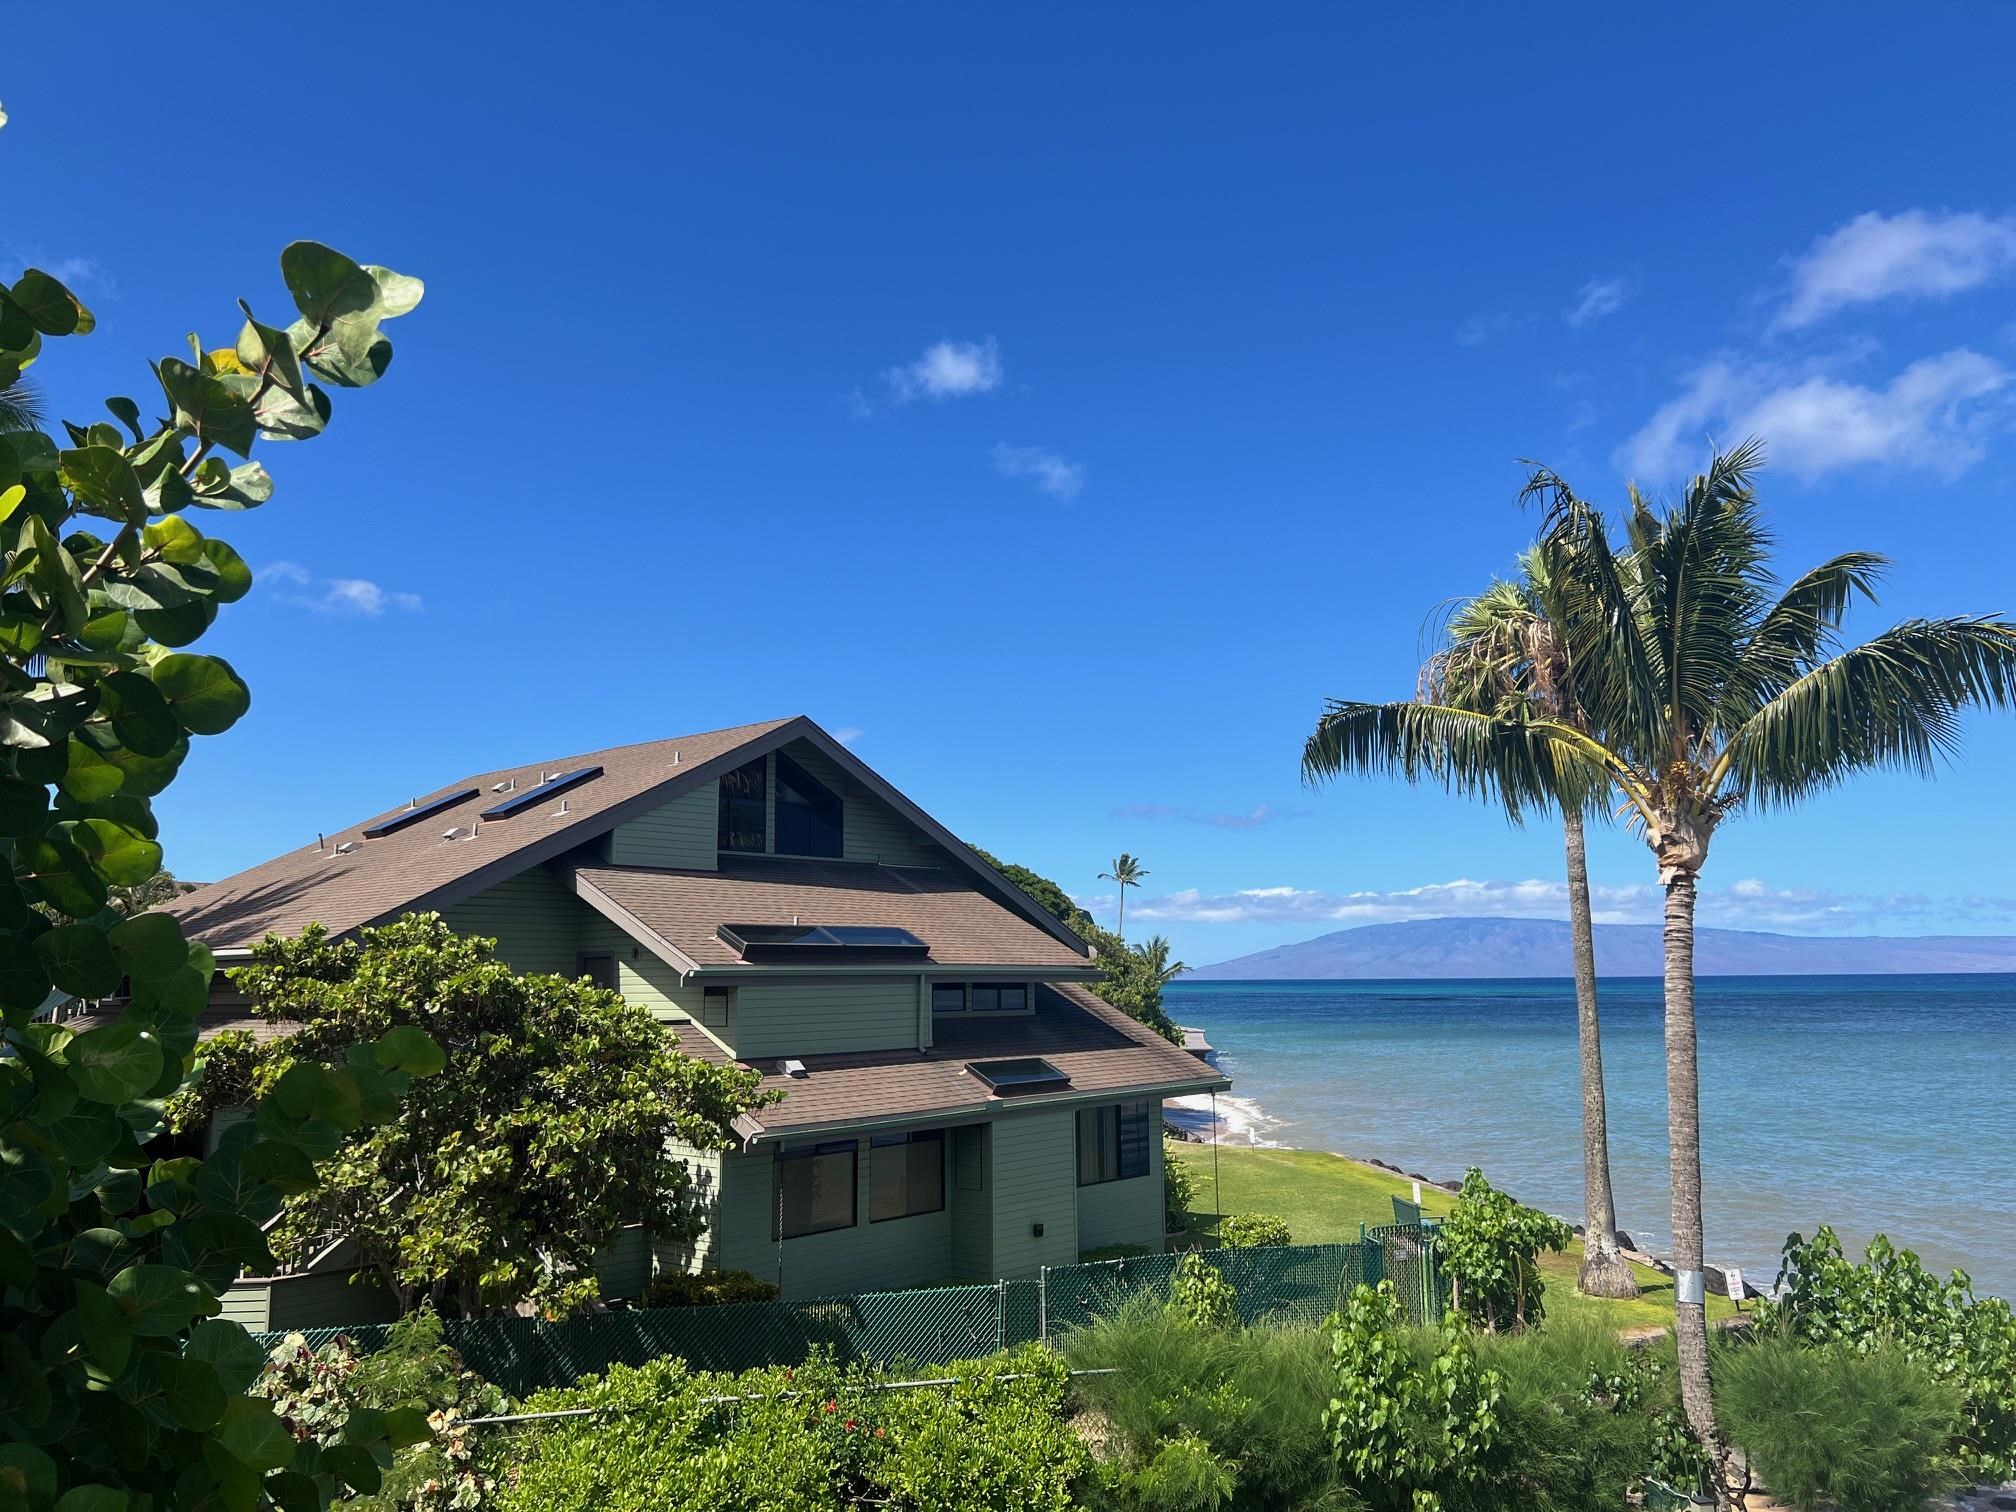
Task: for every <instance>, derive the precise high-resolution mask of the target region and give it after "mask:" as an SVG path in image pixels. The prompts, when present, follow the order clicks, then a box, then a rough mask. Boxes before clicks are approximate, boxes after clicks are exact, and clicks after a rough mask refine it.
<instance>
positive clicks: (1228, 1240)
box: [1218, 1213, 1295, 1249]
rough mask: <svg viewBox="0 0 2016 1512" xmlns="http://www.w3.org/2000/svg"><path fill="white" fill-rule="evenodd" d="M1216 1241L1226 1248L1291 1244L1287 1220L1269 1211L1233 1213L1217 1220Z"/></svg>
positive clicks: (1251, 1247)
mask: <svg viewBox="0 0 2016 1512" xmlns="http://www.w3.org/2000/svg"><path fill="white" fill-rule="evenodd" d="M1218 1242H1219V1243H1220V1244H1222V1245H1224V1246H1225V1247H1226V1248H1227V1249H1259V1248H1261V1247H1263V1246H1266V1245H1274V1244H1293V1243H1294V1242H1295V1236H1294V1235H1293V1234H1292V1233H1290V1232H1289V1229H1288V1220H1287V1219H1286V1218H1276V1217H1275V1216H1274V1215H1273V1214H1271V1213H1234V1214H1233V1215H1231V1216H1230V1217H1228V1218H1221V1219H1219V1220H1218Z"/></svg>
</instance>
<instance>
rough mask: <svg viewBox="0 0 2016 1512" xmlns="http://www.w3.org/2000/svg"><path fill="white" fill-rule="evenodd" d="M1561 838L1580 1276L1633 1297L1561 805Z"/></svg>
mask: <svg viewBox="0 0 2016 1512" xmlns="http://www.w3.org/2000/svg"><path fill="white" fill-rule="evenodd" d="M1561 834H1562V838H1563V840H1564V841H1565V842H1566V848H1567V852H1568V935H1569V940H1570V943H1571V944H1572V946H1573V948H1574V952H1575V1026H1576V1031H1577V1034H1578V1037H1579V1038H1580V1040H1581V1047H1582V1225H1583V1235H1582V1274H1581V1277H1580V1278H1579V1279H1578V1280H1577V1282H1576V1285H1577V1287H1578V1288H1579V1289H1580V1290H1581V1291H1582V1292H1583V1293H1584V1294H1586V1295H1588V1296H1591V1297H1620V1298H1621V1297H1635V1296H1637V1295H1638V1278H1637V1277H1636V1276H1634V1275H1632V1274H1631V1265H1630V1262H1629V1261H1627V1260H1626V1259H1625V1258H1624V1257H1623V1255H1621V1254H1619V1253H1618V1249H1617V1211H1616V1207H1615V1204H1614V1203H1613V1202H1612V1200H1611V1196H1610V1115H1609V1112H1608V1111H1607V1109H1606V1108H1605V1107H1604V1100H1603V1034H1602V1030H1601V1029H1600V1028H1599V1027H1598V1025H1597V1021H1596V931H1595V924H1594V922H1593V921H1592V920H1591V918H1590V914H1589V853H1588V848H1587V845H1586V841H1585V837H1584V835H1583V830H1582V811H1581V810H1580V809H1579V808H1576V807H1575V806H1574V805H1573V804H1568V805H1565V806H1564V808H1563V811H1562V816H1561Z"/></svg>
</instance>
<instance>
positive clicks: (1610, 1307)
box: [1169, 1144, 1735, 1330]
mask: <svg viewBox="0 0 2016 1512" xmlns="http://www.w3.org/2000/svg"><path fill="white" fill-rule="evenodd" d="M1169 1151H1170V1153H1171V1155H1172V1156H1174V1157H1175V1158H1176V1159H1179V1160H1181V1161H1182V1162H1183V1163H1184V1164H1185V1165H1187V1166H1188V1167H1189V1168H1190V1169H1191V1170H1192V1171H1193V1172H1194V1173H1195V1175H1196V1177H1197V1202H1198V1206H1199V1207H1200V1208H1202V1209H1203V1210H1204V1211H1202V1212H1196V1213H1192V1214H1191V1215H1190V1217H1189V1221H1188V1223H1187V1225H1186V1228H1187V1230H1188V1232H1189V1233H1190V1234H1191V1235H1192V1236H1193V1237H1194V1236H1197V1235H1201V1234H1203V1233H1205V1232H1207V1231H1208V1230H1209V1228H1210V1226H1211V1225H1212V1223H1213V1222H1215V1221H1216V1217H1217V1214H1218V1212H1220V1211H1222V1212H1224V1213H1227V1214H1230V1213H1267V1214H1271V1215H1272V1216H1274V1217H1277V1218H1285V1219H1287V1220H1288V1226H1289V1228H1290V1229H1292V1230H1293V1231H1294V1234H1295V1242H1296V1243H1297V1244H1344V1243H1348V1242H1350V1241H1352V1240H1354V1239H1356V1238H1357V1237H1358V1227H1359V1225H1360V1224H1363V1225H1365V1226H1366V1227H1367V1228H1371V1227H1374V1226H1376V1225H1378V1224H1382V1223H1391V1222H1392V1221H1393V1199H1394V1198H1395V1197H1407V1196H1410V1195H1411V1183H1410V1182H1409V1181H1408V1180H1407V1179H1406V1178H1405V1177H1401V1176H1393V1175H1389V1174H1388V1173H1386V1172H1384V1171H1380V1170H1376V1169H1374V1168H1373V1167H1371V1166H1365V1165H1360V1164H1359V1163H1358V1162H1357V1161H1355V1160H1346V1159H1345V1158H1344V1157H1343V1156H1341V1155H1332V1154H1330V1153H1329V1152H1327V1151H1324V1150H1265V1149H1248V1148H1242V1147H1220V1148H1219V1149H1218V1150H1217V1151H1215V1152H1214V1151H1213V1150H1212V1149H1211V1147H1210V1146H1209V1145H1192V1144H1185V1145H1177V1144H1172V1145H1170V1146H1169ZM1214 1155H1215V1159H1216V1161H1217V1169H1218V1196H1217V1201H1216V1204H1215V1205H1214V1202H1213V1197H1212V1177H1211V1173H1212V1162H1213V1159H1214ZM1455 1202H1456V1199H1455V1197H1454V1196H1453V1195H1452V1194H1450V1193H1448V1192H1445V1191H1442V1190H1441V1189H1439V1188H1437V1187H1431V1186H1427V1185H1423V1187H1422V1188H1421V1207H1422V1210H1423V1211H1424V1212H1426V1213H1428V1214H1429V1215H1430V1216H1431V1217H1432V1216H1438V1215H1446V1214H1447V1213H1448V1212H1449V1210H1450V1208H1451V1207H1453V1206H1454V1205H1455ZM1581 1268H1582V1243H1581V1241H1580V1240H1579V1239H1578V1240H1576V1241H1574V1242H1573V1243H1571V1244H1570V1245H1569V1247H1568V1248H1567V1249H1566V1250H1564V1251H1563V1252H1562V1253H1561V1254H1558V1255H1542V1256H1541V1257H1540V1270H1541V1273H1542V1274H1543V1276H1544V1277H1545V1279H1546V1286H1547V1315H1548V1316H1549V1317H1550V1318H1563V1319H1567V1318H1590V1319H1594V1320H1600V1321H1601V1322H1603V1323H1604V1324H1606V1325H1607V1326H1609V1327H1611V1328H1614V1329H1618V1330H1623V1329H1633V1328H1658V1327H1665V1326H1667V1325H1669V1324H1671V1323H1672V1321H1673V1278H1672V1277H1670V1276H1662V1275H1660V1274H1659V1273H1658V1272H1657V1271H1654V1270H1646V1269H1643V1268H1638V1286H1639V1294H1638V1296H1637V1298H1636V1299H1635V1300H1633V1301H1629V1302H1609V1301H1604V1300H1602V1299H1600V1298H1596V1297H1585V1296H1583V1295H1582V1294H1581V1293H1580V1292H1578V1291H1577V1290H1575V1277H1576V1274H1577V1273H1578V1272H1579V1271H1580V1270H1581ZM1734 1311H1735V1309H1734V1308H1733V1307H1732V1306H1731V1305H1730V1303H1729V1299H1728V1298H1727V1297H1712V1296H1711V1297H1710V1298H1709V1299H1708V1316H1709V1318H1710V1319H1711V1320H1712V1319H1715V1318H1726V1317H1729V1316H1731V1315H1732V1314H1733V1313H1734Z"/></svg>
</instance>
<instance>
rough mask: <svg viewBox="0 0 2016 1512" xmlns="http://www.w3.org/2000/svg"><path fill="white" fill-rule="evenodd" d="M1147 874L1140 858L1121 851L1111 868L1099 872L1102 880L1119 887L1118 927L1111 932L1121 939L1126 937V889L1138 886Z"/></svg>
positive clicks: (1146, 869)
mask: <svg viewBox="0 0 2016 1512" xmlns="http://www.w3.org/2000/svg"><path fill="white" fill-rule="evenodd" d="M1147 875H1148V868H1147V867H1145V866H1143V865H1142V864H1141V858H1140V857H1138V856H1130V855H1128V854H1127V852H1125V851H1122V852H1120V854H1119V855H1117V856H1115V857H1114V858H1113V870H1111V871H1103V872H1101V873H1099V880H1100V881H1102V882H1115V883H1118V884H1119V887H1120V919H1119V927H1118V928H1117V929H1115V930H1114V931H1113V932H1114V933H1115V934H1117V935H1119V936H1120V938H1121V939H1123V940H1124V939H1126V938H1127V889H1128V888H1130V887H1139V886H1140V885H1141V879H1142V878H1143V877H1145V876H1147Z"/></svg>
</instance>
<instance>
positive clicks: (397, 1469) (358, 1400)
mask: <svg viewBox="0 0 2016 1512" xmlns="http://www.w3.org/2000/svg"><path fill="white" fill-rule="evenodd" d="M252 1394H253V1395H254V1396H257V1397H263V1398H264V1399H265V1400H267V1401H269V1402H271V1403H272V1404H273V1410H274V1412H275V1413H276V1414H277V1415H278V1417H279V1419H280V1421H281V1423H282V1425H283V1426H284V1427H285V1428H286V1430H287V1432H288V1433H289V1435H291V1436H292V1437H293V1438H295V1439H296V1440H298V1441H300V1442H302V1443H305V1444H313V1445H315V1446H316V1448H317V1449H318V1450H319V1451H320V1452H321V1453H322V1454H324V1455H327V1454H328V1453H330V1452H331V1451H334V1452H336V1453H337V1454H338V1456H339V1457H340V1456H342V1454H343V1449H342V1446H343V1445H344V1444H347V1443H349V1442H350V1441H351V1438H352V1436H353V1435H354V1434H355V1433H356V1432H357V1430H358V1428H359V1427H360V1426H363V1425H367V1424H368V1423H369V1422H370V1420H371V1418H372V1417H373V1416H375V1415H377V1414H381V1413H383V1412H386V1411H390V1410H394V1409H397V1408H400V1407H405V1406H408V1405H411V1406H415V1407H418V1408H419V1409H420V1410H421V1411H423V1412H425V1413H426V1415H427V1427H428V1429H429V1434H428V1437H427V1438H426V1439H424V1440H423V1441H421V1442H419V1443H414V1444H409V1445H407V1446H406V1447H405V1448H402V1449H401V1450H400V1451H399V1452H398V1454H397V1455H396V1456H394V1457H393V1459H392V1461H391V1463H389V1464H385V1465H382V1466H380V1465H378V1464H375V1463H374V1464H373V1465H371V1466H370V1467H368V1468H367V1467H365V1466H364V1465H363V1464H362V1463H359V1464H358V1466H357V1470H358V1476H357V1481H356V1483H355V1485H354V1486H353V1489H354V1490H355V1491H356V1492H357V1493H358V1496H357V1498H356V1499H355V1500H353V1501H351V1502H350V1503H349V1505H350V1506H351V1507H352V1508H353V1509H355V1512H366V1509H374V1512H378V1509H382V1512H392V1509H394V1508H399V1509H414V1512H469V1509H471V1508H474V1507H476V1506H478V1505H480V1504H481V1503H482V1501H483V1500H484V1498H485V1497H486V1496H488V1495H489V1493H490V1492H491V1490H492V1489H493V1488H494V1482H493V1481H492V1479H491V1477H490V1476H489V1475H488V1474H486V1473H485V1472H484V1471H483V1470H482V1469H481V1468H479V1466H478V1464H477V1462H476V1448H477V1444H476V1433H475V1431H474V1430H472V1429H471V1428H470V1426H469V1423H468V1420H469V1419H470V1418H474V1417H486V1416H491V1415H494V1414H496V1413H500V1412H503V1411H505V1410H506V1409H507V1408H508V1407H509V1406H510V1398H508V1397H507V1396H505V1394H504V1393H503V1391H502V1390H501V1389H499V1388H498V1387H496V1386H493V1385H491V1384H490V1383H489V1382H487V1381H485V1380H483V1379H482V1378H481V1377H480V1376H478V1375H477V1374H476V1373H475V1372H474V1371H470V1370H466V1369H464V1368H463V1364H462V1357H461V1355H459V1354H457V1353H456V1352H455V1351H454V1350H453V1349H451V1348H449V1347H448V1345H447V1344H445V1343H443V1342H442V1338H441V1319H440V1317H439V1316H438V1315H437V1314H436V1313H435V1312H434V1311H433V1309H431V1308H424V1309H422V1310H421V1311H419V1312H417V1313H413V1314H411V1315H409V1316H407V1317H405V1318H401V1319H400V1320H399V1321H398V1322H396V1323H394V1324H393V1325H392V1327H391V1328H390V1329H389V1330H387V1333H386V1338H385V1342H384V1345H383V1346H382V1347H381V1348H379V1349H377V1350H375V1351H373V1352H372V1353H370V1354H359V1353H358V1351H357V1348H356V1345H355V1344H354V1343H352V1341H351V1340H350V1338H349V1336H348V1335H342V1334H339V1335H338V1336H337V1337H336V1338H334V1339H331V1340H330V1341H329V1342H328V1343H326V1344H324V1345H322V1347H321V1348H319V1349H314V1348H310V1347H309V1344H308V1340H307V1337H306V1336H305V1335H303V1334H299V1333H290V1334H288V1335H287V1336H286V1338H284V1339H282V1340H281V1341H280V1343H279V1344H277V1345H275V1346H274V1348H273V1350H272V1352H271V1353H270V1354H269V1355H268V1356H267V1361H266V1368H265V1371H264V1373H263V1374H262V1375H261V1376H260V1378H259V1381H258V1384H257V1385H256V1386H254V1387H253V1389H252ZM374 1472H377V1473H375V1474H374Z"/></svg>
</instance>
